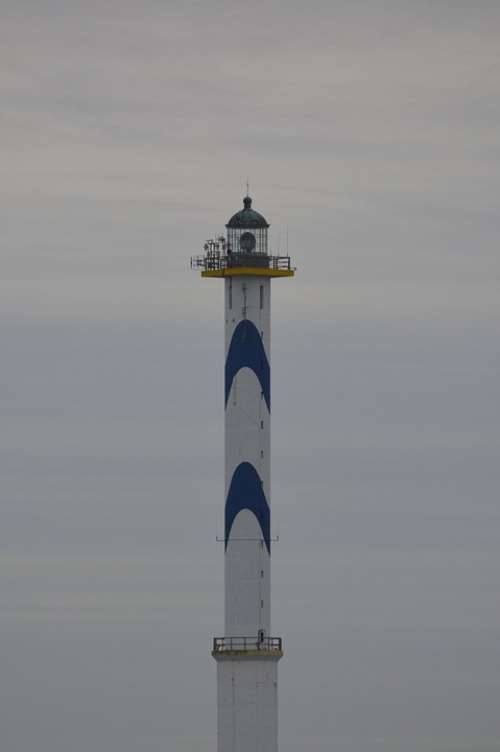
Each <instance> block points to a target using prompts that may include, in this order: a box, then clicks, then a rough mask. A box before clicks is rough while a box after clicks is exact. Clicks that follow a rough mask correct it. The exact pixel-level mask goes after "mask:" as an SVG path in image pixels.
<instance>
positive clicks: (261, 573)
mask: <svg viewBox="0 0 500 752" xmlns="http://www.w3.org/2000/svg"><path fill="white" fill-rule="evenodd" d="M260 576H261V578H262V577H264V570H263V569H261V570H260Z"/></svg>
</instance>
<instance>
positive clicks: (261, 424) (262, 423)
mask: <svg viewBox="0 0 500 752" xmlns="http://www.w3.org/2000/svg"><path fill="white" fill-rule="evenodd" d="M260 427H261V428H264V421H263V420H261V421H260Z"/></svg>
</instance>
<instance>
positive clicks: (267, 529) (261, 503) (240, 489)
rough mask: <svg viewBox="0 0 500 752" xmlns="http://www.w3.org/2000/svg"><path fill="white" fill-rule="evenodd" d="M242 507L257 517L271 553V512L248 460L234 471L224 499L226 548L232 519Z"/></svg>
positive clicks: (259, 480)
mask: <svg viewBox="0 0 500 752" xmlns="http://www.w3.org/2000/svg"><path fill="white" fill-rule="evenodd" d="M242 509H249V510H250V511H251V512H253V513H254V515H255V516H256V517H257V520H258V521H259V525H260V528H261V530H262V537H263V538H264V541H265V543H266V546H267V550H268V551H269V553H271V513H270V511H269V504H268V503H267V499H266V497H265V495H264V490H263V488H262V481H261V479H260V477H259V475H258V473H257V471H256V469H255V468H254V466H253V465H251V464H250V463H249V462H242V463H241V465H238V467H237V468H236V470H235V471H234V474H233V477H232V479H231V485H230V486H229V493H228V495H227V499H226V514H225V518H226V519H225V523H226V525H225V540H226V548H227V542H228V540H229V534H230V532H231V528H232V526H233V522H234V519H235V517H236V515H237V514H238V512H241V510H242Z"/></svg>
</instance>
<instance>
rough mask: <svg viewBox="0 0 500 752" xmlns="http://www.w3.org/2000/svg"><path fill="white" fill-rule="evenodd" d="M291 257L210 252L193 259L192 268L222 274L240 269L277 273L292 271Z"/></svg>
mask: <svg viewBox="0 0 500 752" xmlns="http://www.w3.org/2000/svg"><path fill="white" fill-rule="evenodd" d="M290 262H291V260H290V256H267V255H266V254H264V253H227V252H226V253H221V252H220V251H208V252H207V253H205V254H204V255H203V256H192V257H191V268H192V269H199V268H200V267H201V268H202V269H203V270H204V271H206V272H210V271H216V272H220V271H223V270H224V269H235V268H238V267H242V266H244V267H257V268H260V269H262V268H265V269H273V270H275V271H290V270H291V269H292V268H293V267H292V266H291V265H290Z"/></svg>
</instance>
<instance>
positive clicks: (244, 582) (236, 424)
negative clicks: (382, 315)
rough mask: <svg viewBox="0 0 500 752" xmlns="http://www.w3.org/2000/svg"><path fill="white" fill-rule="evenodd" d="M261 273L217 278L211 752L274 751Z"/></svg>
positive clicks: (265, 306)
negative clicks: (220, 386)
mask: <svg viewBox="0 0 500 752" xmlns="http://www.w3.org/2000/svg"><path fill="white" fill-rule="evenodd" d="M270 294H271V284H270V279H269V277H260V276H253V275H252V276H244V275H242V276H234V277H228V278H226V280H225V335H226V368H225V382H226V383H225V397H226V421H225V427H226V431H225V445H226V484H225V487H226V508H225V641H226V644H227V646H228V647H232V648H233V650H229V651H228V652H222V653H220V655H219V656H217V657H218V678H217V682H218V692H217V697H218V740H219V746H218V752H277V749H278V746H277V739H278V728H277V725H278V696H277V695H278V692H277V662H278V660H279V657H280V656H281V653H280V652H277V651H276V650H275V651H271V650H268V648H269V634H270V626H271V624H270V622H271V608H270V605H271V604H270V549H271V541H270V537H271V536H270V421H271V413H270V364H269V351H270V310H271V300H270Z"/></svg>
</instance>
